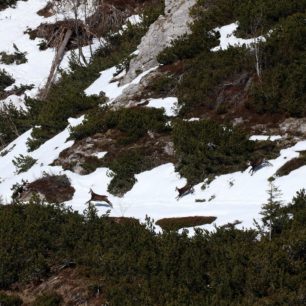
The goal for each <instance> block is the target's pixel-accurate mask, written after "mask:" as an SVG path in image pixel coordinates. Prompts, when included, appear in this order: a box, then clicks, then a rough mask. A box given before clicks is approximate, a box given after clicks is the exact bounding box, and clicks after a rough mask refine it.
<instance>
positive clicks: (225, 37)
mask: <svg viewBox="0 0 306 306" xmlns="http://www.w3.org/2000/svg"><path fill="white" fill-rule="evenodd" d="M238 27H239V23H238V22H235V23H231V24H229V25H226V26H223V27H221V28H215V29H214V31H215V32H219V33H220V45H219V46H217V47H215V48H213V49H211V51H213V52H217V51H220V50H226V49H228V48H229V47H242V46H243V45H245V46H246V47H248V48H249V47H252V45H254V44H256V43H259V42H261V41H265V38H264V37H263V36H259V37H256V38H250V39H243V38H238V37H236V36H235V32H236V30H237V29H238Z"/></svg>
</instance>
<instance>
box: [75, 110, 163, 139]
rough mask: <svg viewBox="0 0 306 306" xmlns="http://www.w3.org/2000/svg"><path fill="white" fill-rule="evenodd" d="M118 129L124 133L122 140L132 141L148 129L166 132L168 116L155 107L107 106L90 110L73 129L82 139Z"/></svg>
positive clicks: (78, 137) (76, 137)
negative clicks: (118, 108) (122, 107)
mask: <svg viewBox="0 0 306 306" xmlns="http://www.w3.org/2000/svg"><path fill="white" fill-rule="evenodd" d="M109 129H117V130H119V131H121V132H123V133H124V135H125V137H124V139H121V142H124V143H130V142H133V141H135V140H137V139H139V138H141V137H143V136H144V135H145V134H146V133H147V132H148V131H154V132H157V133H162V132H166V131H167V130H168V128H167V127H166V117H165V115H164V112H163V110H161V109H154V108H124V109H120V110H118V111H112V110H108V109H107V108H100V109H95V110H93V111H91V112H89V113H88V114H87V115H86V117H85V120H84V122H83V123H82V124H80V125H79V126H76V127H74V128H72V129H71V137H72V138H73V139H82V138H85V137H88V136H92V135H94V134H96V133H105V132H106V131H107V130H109Z"/></svg>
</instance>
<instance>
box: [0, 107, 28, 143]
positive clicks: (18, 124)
mask: <svg viewBox="0 0 306 306" xmlns="http://www.w3.org/2000/svg"><path fill="white" fill-rule="evenodd" d="M30 127H31V121H29V117H28V113H27V112H26V111H24V110H23V109H21V108H20V109H18V108H17V107H16V106H14V104H12V103H10V104H5V105H3V106H2V107H1V108H0V145H1V146H4V145H6V144H8V143H9V142H11V141H13V140H14V139H15V138H17V137H18V136H19V135H20V134H22V133H23V132H25V131H27V130H28V129H29V128H30Z"/></svg>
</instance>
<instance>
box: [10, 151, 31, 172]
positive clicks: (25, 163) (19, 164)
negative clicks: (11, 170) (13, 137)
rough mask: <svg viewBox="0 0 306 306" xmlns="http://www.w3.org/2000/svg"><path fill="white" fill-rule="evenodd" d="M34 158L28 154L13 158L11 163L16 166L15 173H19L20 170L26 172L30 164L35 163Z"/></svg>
mask: <svg viewBox="0 0 306 306" xmlns="http://www.w3.org/2000/svg"><path fill="white" fill-rule="evenodd" d="M36 161H37V160H36V159H34V158H33V157H31V156H29V155H26V156H24V155H22V154H20V155H19V156H16V157H15V158H14V159H13V161H12V162H13V164H14V166H15V167H16V174H20V173H22V172H27V171H28V170H29V169H30V168H32V166H34V165H35V164H36Z"/></svg>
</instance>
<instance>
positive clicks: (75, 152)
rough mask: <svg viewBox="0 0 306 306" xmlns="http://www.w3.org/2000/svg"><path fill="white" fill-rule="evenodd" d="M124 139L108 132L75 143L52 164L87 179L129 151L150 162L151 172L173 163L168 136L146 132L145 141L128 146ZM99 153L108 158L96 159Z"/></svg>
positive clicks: (120, 135) (119, 134)
mask: <svg viewBox="0 0 306 306" xmlns="http://www.w3.org/2000/svg"><path fill="white" fill-rule="evenodd" d="M125 137H126V135H125V134H124V133H122V132H120V131H118V130H114V129H111V130H108V131H107V132H106V133H104V134H102V133H99V134H95V135H93V136H92V137H87V138H85V139H83V140H79V141H76V142H75V143H74V145H73V146H72V147H70V148H68V149H66V150H64V151H63V152H61V153H60V155H59V158H58V159H57V160H55V161H54V163H53V164H54V165H56V166H62V167H63V168H64V169H65V170H71V171H73V172H76V173H79V174H82V175H86V174H89V173H91V172H93V171H95V170H96V169H97V168H99V167H107V166H108V165H109V164H110V163H111V162H112V161H113V160H115V159H116V158H117V157H118V156H121V155H122V154H124V153H126V152H128V151H138V152H141V153H142V155H143V156H146V157H147V158H148V159H149V160H150V163H149V164H150V165H151V167H152V168H154V167H157V166H159V165H162V164H165V163H168V162H175V154H174V147H173V143H172V141H171V137H170V136H169V135H161V134H157V133H153V132H148V133H147V134H146V135H145V136H144V137H142V138H140V139H138V140H137V141H135V142H133V143H128V144H126V143H125V142H124V140H125ZM99 152H107V154H106V156H105V157H104V158H102V159H99V158H98V157H96V154H97V153H99ZM147 170H150V169H147Z"/></svg>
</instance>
